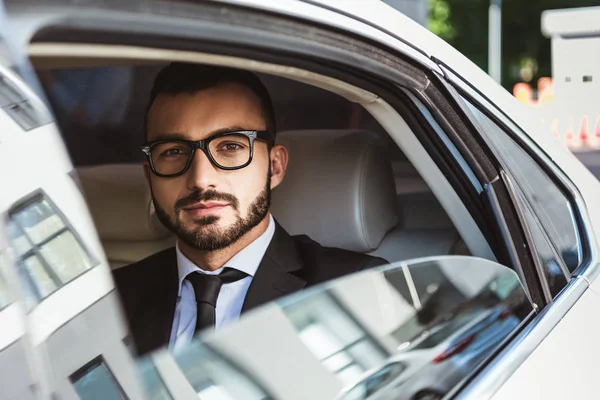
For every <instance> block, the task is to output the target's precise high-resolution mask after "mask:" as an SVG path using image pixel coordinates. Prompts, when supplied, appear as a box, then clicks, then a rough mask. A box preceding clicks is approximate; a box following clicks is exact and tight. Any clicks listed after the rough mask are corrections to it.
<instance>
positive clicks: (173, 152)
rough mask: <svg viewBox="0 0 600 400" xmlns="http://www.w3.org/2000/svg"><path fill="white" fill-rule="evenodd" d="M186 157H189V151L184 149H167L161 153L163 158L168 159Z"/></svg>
mask: <svg viewBox="0 0 600 400" xmlns="http://www.w3.org/2000/svg"><path fill="white" fill-rule="evenodd" d="M185 155H187V151H186V150H185V149H182V148H171V149H166V150H164V151H162V152H161V153H160V156H161V157H166V158H173V157H179V156H185Z"/></svg>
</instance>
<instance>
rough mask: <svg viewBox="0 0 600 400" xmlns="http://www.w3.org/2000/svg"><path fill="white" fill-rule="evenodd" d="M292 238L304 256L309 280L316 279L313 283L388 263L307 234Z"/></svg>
mask: <svg viewBox="0 0 600 400" xmlns="http://www.w3.org/2000/svg"><path fill="white" fill-rule="evenodd" d="M292 239H293V240H294V242H295V244H296V248H297V249H298V252H299V253H300V255H301V257H302V260H303V263H304V270H305V271H306V273H307V274H308V276H307V278H308V280H309V281H313V280H314V281H315V282H312V283H318V282H323V281H325V280H328V279H334V278H337V277H340V276H343V275H346V274H350V273H352V272H356V271H360V270H363V269H367V268H371V267H376V266H379V265H385V264H388V262H387V261H386V260H384V259H383V258H379V257H373V256H369V255H367V254H363V253H357V252H354V251H350V250H344V249H339V248H335V247H325V246H321V245H320V244H319V243H317V242H315V241H314V240H312V239H311V238H309V237H308V236H306V235H298V236H292ZM311 278H313V279H311Z"/></svg>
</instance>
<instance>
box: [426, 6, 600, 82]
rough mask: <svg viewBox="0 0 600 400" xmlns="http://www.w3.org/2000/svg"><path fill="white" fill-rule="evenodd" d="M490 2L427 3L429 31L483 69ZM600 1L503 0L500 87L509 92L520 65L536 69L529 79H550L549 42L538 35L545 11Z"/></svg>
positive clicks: (485, 63) (485, 59) (486, 52)
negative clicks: (532, 65)
mask: <svg viewBox="0 0 600 400" xmlns="http://www.w3.org/2000/svg"><path fill="white" fill-rule="evenodd" d="M489 4H490V3H489V0H429V6H430V10H429V17H430V18H429V24H428V27H429V29H430V30H431V31H433V32H434V33H436V34H437V35H439V36H440V37H442V38H443V39H444V40H446V41H447V42H448V43H450V44H451V45H452V46H454V47H455V48H456V49H457V50H459V51H460V52H462V53H463V54H465V55H466V56H467V57H468V58H469V59H471V60H472V61H473V62H474V63H476V64H477V65H478V66H479V67H480V68H482V69H483V70H487V67H488V65H487V64H488V60H487V58H488V57H487V55H488V8H489ZM598 5H600V0H526V1H525V0H502V84H503V86H504V87H505V88H506V89H508V90H512V87H513V86H514V84H515V83H517V82H520V81H521V76H520V71H521V67H522V65H523V64H526V63H532V62H533V64H534V65H535V66H537V68H534V71H533V72H534V74H533V76H532V77H531V78H532V79H531V81H532V83H533V84H534V85H535V82H536V81H537V79H539V78H540V77H543V76H551V63H550V39H548V38H546V37H544V36H543V35H542V32H541V18H542V12H543V11H544V10H552V9H562V8H573V7H589V6H598Z"/></svg>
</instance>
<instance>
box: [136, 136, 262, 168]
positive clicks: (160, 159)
mask: <svg viewBox="0 0 600 400" xmlns="http://www.w3.org/2000/svg"><path fill="white" fill-rule="evenodd" d="M256 139H258V140H263V141H265V142H267V143H269V144H273V137H272V135H271V134H270V133H269V132H267V131H235V132H224V133H219V134H216V135H214V136H211V137H209V138H206V139H204V140H196V141H191V140H157V141H154V142H148V143H146V144H144V145H143V146H142V151H143V152H144V153H145V154H146V156H148V161H149V163H150V168H151V169H152V172H153V173H154V174H155V175H157V176H160V177H163V178H170V177H175V176H179V175H182V174H184V173H185V172H186V171H187V170H188V168H189V167H190V165H191V164H192V159H193V158H194V154H195V153H196V149H200V150H202V151H203V152H204V154H206V157H208V159H209V160H210V162H211V163H212V164H213V165H215V166H216V167H218V168H221V169H224V170H235V169H240V168H244V167H246V166H248V165H249V164H250V163H251V162H252V155H253V153H254V141H255V140H256Z"/></svg>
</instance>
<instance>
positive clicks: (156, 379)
mask: <svg viewBox="0 0 600 400" xmlns="http://www.w3.org/2000/svg"><path fill="white" fill-rule="evenodd" d="M139 371H140V377H141V378H142V382H143V385H144V389H145V390H146V397H145V398H146V399H148V400H171V399H172V397H171V395H170V394H169V391H168V390H167V388H166V387H165V383H164V382H163V380H162V379H161V377H160V376H159V374H158V372H157V371H156V367H155V366H154V364H153V363H151V362H146V363H143V364H141V365H140V368H139Z"/></svg>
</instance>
